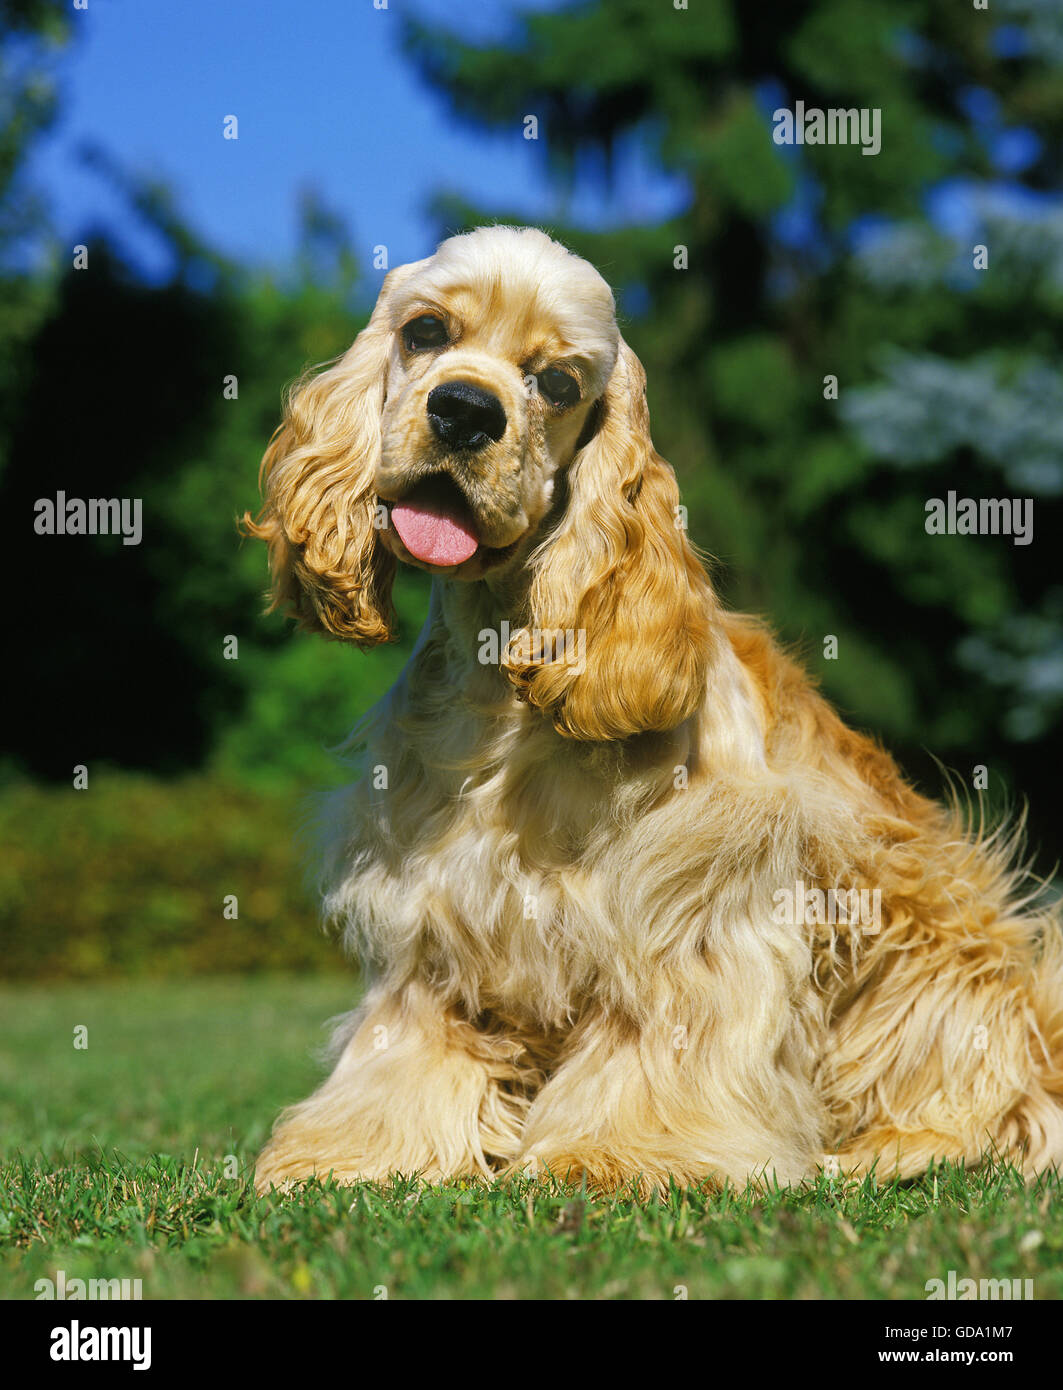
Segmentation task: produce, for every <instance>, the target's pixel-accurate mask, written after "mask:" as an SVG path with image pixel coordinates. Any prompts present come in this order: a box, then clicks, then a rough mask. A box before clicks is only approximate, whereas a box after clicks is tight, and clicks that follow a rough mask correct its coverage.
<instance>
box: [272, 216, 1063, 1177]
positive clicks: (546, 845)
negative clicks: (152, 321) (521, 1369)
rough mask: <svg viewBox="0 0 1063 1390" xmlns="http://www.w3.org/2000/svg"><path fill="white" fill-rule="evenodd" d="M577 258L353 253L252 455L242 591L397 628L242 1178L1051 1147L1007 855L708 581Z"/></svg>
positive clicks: (1028, 1153) (1058, 1107)
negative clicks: (314, 960)
mask: <svg viewBox="0 0 1063 1390" xmlns="http://www.w3.org/2000/svg"><path fill="white" fill-rule="evenodd" d="M644 385H645V376H644V373H643V370H642V367H641V366H640V364H639V362H638V360H637V358H636V357H635V355H634V353H632V351H631V349H630V348H629V347H628V346H627V344H626V343H625V342H624V340H623V338H622V337H621V336H620V334H619V332H618V330H617V325H616V318H615V314H614V305H613V296H612V294H611V292H610V290H609V287H608V286H607V285H606V283H605V281H604V280H603V279H602V277H601V276H600V275H599V274H598V273H597V271H596V270H594V269H593V267H592V266H590V265H589V264H588V263H587V262H586V261H583V260H580V259H579V258H577V257H576V256H574V255H572V254H571V253H570V252H568V251H567V250H565V249H564V248H563V247H562V246H560V245H558V244H557V243H556V242H554V241H552V240H551V239H550V238H549V237H547V236H546V235H544V234H543V233H542V232H539V231H535V230H532V229H514V228H509V227H488V228H482V229H480V230H478V231H475V232H472V233H470V234H468V235H464V236H457V237H453V238H451V239H450V240H448V241H445V242H443V244H442V245H441V246H440V247H439V249H438V251H437V252H436V254H435V255H434V256H431V257H430V258H428V259H426V260H423V261H419V262H417V263H416V264H414V265H407V266H402V267H401V268H399V269H396V270H393V271H392V272H391V273H390V274H389V275H388V277H387V279H386V280H385V282H384V287H383V289H382V291H381V294H380V297H379V300H378V302H377V305H376V307H375V309H374V311H373V314H372V317H371V319H370V321H369V324H368V326H367V327H366V328H365V330H364V331H363V332H362V333H360V334H359V336H358V338H357V340H356V341H355V343H354V344H353V346H352V347H351V348H350V349H349V350H348V351H347V352H346V353H345V354H344V355H343V356H342V357H341V358H340V359H339V360H338V361H337V362H336V363H335V365H333V366H331V367H329V368H328V369H327V370H325V371H322V372H320V373H319V374H318V375H314V376H311V377H310V378H309V379H306V380H304V381H303V383H302V384H301V385H300V386H299V387H298V388H297V389H295V390H294V392H293V393H292V395H291V398H290V400H289V403H288V407H287V410H286V414H285V419H284V423H283V424H282V426H281V427H280V429H279V430H278V432H277V434H276V435H275V437H274V439H273V441H272V443H271V444H270V447H269V449H268V451H267V453H266V456H265V459H264V461H263V480H264V486H265V502H264V505H263V509H262V511H261V513H260V515H259V517H258V519H257V522H251V521H250V520H248V522H247V524H248V528H249V529H250V530H251V531H252V532H253V533H254V534H256V535H258V536H261V537H262V538H264V539H265V540H266V541H267V542H268V545H269V556H270V562H271V567H272V572H273V576H274V585H275V602H276V603H278V604H280V605H282V606H284V607H285V608H286V609H287V610H288V611H289V612H290V613H292V614H293V615H294V616H295V617H297V618H298V620H299V622H300V623H301V625H302V626H303V627H304V628H307V629H313V630H317V631H324V632H325V633H327V634H330V635H332V636H333V637H336V638H340V639H343V640H345V641H349V642H354V643H357V644H358V645H359V646H361V647H370V646H372V645H374V644H376V643H379V642H384V641H387V640H388V639H389V638H391V636H392V633H393V624H394V613H393V609H392V604H391V597H390V588H391V582H392V578H393V576H394V574H395V572H396V569H397V567H398V565H399V563H400V562H401V563H403V564H407V565H414V566H417V567H418V568H420V569H423V570H427V571H429V572H430V573H431V574H432V575H433V586H432V598H431V608H430V613H429V617H428V620H427V623H426V625H425V628H424V630H423V632H422V633H421V635H420V638H419V640H418V642H417V645H416V648H415V650H414V652H413V655H412V656H411V658H410V660H409V663H408V665H407V666H406V668H405V670H404V672H403V674H402V676H401V678H400V680H399V681H398V683H397V684H396V685H395V687H394V688H393V689H392V690H391V692H390V693H389V695H388V696H387V697H386V698H385V699H384V700H383V701H382V702H381V703H380V705H378V706H377V708H375V709H374V710H373V711H372V712H371V713H370V715H369V716H367V718H366V720H365V722H364V725H363V726H362V727H361V728H360V730H359V731H356V732H357V734H358V740H359V742H358V746H359V747H361V748H363V749H364V770H363V772H362V775H361V777H360V779H359V780H358V781H357V782H356V783H355V784H354V785H353V786H351V787H350V788H349V789H348V790H345V791H344V792H343V793H342V794H339V795H337V796H335V797H334V798H333V800H332V801H331V802H330V804H329V807H328V811H327V815H326V822H327V828H328V839H327V848H326V853H325V862H326V869H325V883H326V891H325V909H326V913H327V916H328V918H329V919H331V920H332V921H334V922H337V923H339V924H342V927H343V930H344V933H345V939H346V943H347V945H348V946H349V947H350V949H351V950H352V951H354V952H356V953H357V954H358V955H359V956H360V957H361V959H362V961H363V964H364V966H365V969H366V972H367V976H368V980H369V986H368V991H367V993H366V995H365V998H364V1001H363V1003H362V1004H361V1007H359V1008H358V1009H357V1010H356V1011H355V1012H354V1013H352V1014H351V1015H349V1016H348V1017H347V1018H346V1019H345V1021H344V1022H343V1024H342V1026H341V1028H340V1030H339V1032H338V1033H337V1036H336V1039H335V1066H334V1070H333V1071H332V1073H331V1075H330V1076H329V1077H328V1079H327V1080H326V1081H325V1082H324V1083H323V1084H322V1085H321V1086H320V1088H319V1089H318V1090H317V1091H316V1092H315V1093H314V1094H313V1095H312V1096H310V1097H309V1099H307V1100H304V1101H302V1102H301V1103H300V1104H298V1105H295V1106H294V1107H293V1108H291V1109H289V1110H288V1111H286V1112H285V1113H284V1114H283V1115H282V1116H281V1117H280V1119H279V1121H278V1123H277V1126H276V1128H275V1131H274V1134H273V1137H272V1139H271V1141H270V1142H269V1144H268V1145H267V1147H266V1148H265V1150H264V1151H263V1153H262V1154H261V1155H260V1157H259V1159H258V1166H257V1185H258V1187H259V1189H260V1190H268V1189H269V1188H270V1187H271V1186H273V1185H276V1186H278V1187H284V1186H287V1185H289V1184H291V1183H292V1182H294V1181H298V1180H300V1179H305V1178H307V1177H309V1176H310V1175H312V1174H317V1175H319V1176H321V1177H326V1176H327V1175H329V1174H331V1175H332V1176H333V1178H335V1179H336V1180H338V1181H340V1182H352V1181H355V1180H357V1179H362V1178H371V1179H381V1178H385V1177H386V1176H387V1175H389V1174H392V1173H395V1172H401V1173H405V1174H412V1173H419V1174H420V1175H422V1177H424V1178H428V1179H438V1178H443V1177H445V1176H448V1175H456V1174H479V1175H484V1176H487V1175H491V1174H505V1173H514V1172H531V1173H539V1174H544V1173H546V1172H550V1173H553V1174H554V1175H556V1176H558V1177H560V1178H568V1179H572V1180H583V1179H585V1180H586V1181H587V1183H588V1184H589V1185H590V1186H591V1187H594V1188H599V1189H602V1188H613V1187H616V1186H618V1185H623V1184H626V1183H628V1182H630V1181H636V1182H638V1183H640V1184H641V1186H642V1188H643V1190H645V1191H649V1190H652V1189H653V1188H655V1187H656V1188H661V1187H665V1186H667V1184H668V1182H669V1179H670V1178H675V1179H676V1180H677V1181H678V1182H680V1183H702V1182H710V1183H711V1182H717V1183H718V1182H721V1181H723V1180H724V1179H733V1180H737V1181H739V1182H741V1181H742V1180H744V1179H747V1178H750V1177H753V1178H758V1177H763V1176H764V1175H771V1174H774V1175H775V1176H776V1177H777V1178H778V1179H779V1180H780V1181H784V1182H785V1181H798V1180H800V1179H802V1178H804V1177H806V1176H807V1175H810V1174H813V1173H814V1172H815V1171H816V1169H817V1167H818V1166H819V1165H821V1164H824V1163H826V1164H829V1165H830V1166H831V1167H836V1168H837V1169H839V1170H841V1171H850V1170H852V1171H857V1172H863V1171H866V1170H867V1169H868V1168H869V1167H870V1166H871V1165H873V1164H876V1163H877V1164H878V1171H879V1172H881V1173H883V1174H884V1175H887V1174H892V1173H899V1174H901V1175H910V1174H914V1173H917V1172H919V1171H920V1170H922V1169H923V1168H924V1167H925V1166H926V1165H927V1164H929V1163H930V1161H931V1160H932V1159H934V1158H936V1157H948V1158H952V1159H956V1160H962V1161H966V1162H968V1163H974V1162H977V1161H978V1160H979V1159H980V1158H981V1157H983V1156H984V1154H985V1152H986V1151H988V1150H993V1151H995V1152H997V1153H999V1154H1001V1155H1006V1156H1008V1157H1011V1158H1012V1159H1014V1160H1015V1161H1016V1162H1019V1163H1022V1164H1024V1165H1025V1166H1026V1168H1027V1169H1028V1170H1037V1169H1041V1168H1044V1167H1046V1166H1049V1165H1052V1164H1054V1163H1059V1162H1060V1161H1061V1160H1063V937H1061V933H1060V927H1059V920H1058V916H1057V914H1056V913H1055V912H1054V911H1053V910H1052V909H1051V908H1049V907H1047V906H1043V905H1042V906H1039V905H1038V899H1037V898H1036V896H1034V897H1031V895H1030V893H1029V892H1028V891H1027V889H1026V887H1025V886H1024V885H1025V883H1026V879H1025V876H1024V874H1023V872H1022V871H1021V869H1020V868H1019V867H1017V866H1016V864H1015V862H1014V850H1015V846H1014V843H1013V840H1014V837H1013V836H1009V835H1003V834H1001V833H999V832H998V833H996V834H987V833H984V832H981V831H979V830H977V829H974V830H971V829H968V828H967V827H966V826H965V824H964V821H963V818H962V817H961V816H960V814H959V813H958V812H957V811H956V810H955V809H947V808H945V807H944V806H942V805H939V804H936V803H934V802H931V801H928V800H926V799H924V798H923V797H922V796H920V795H918V794H917V793H916V792H915V791H913V790H912V788H911V787H910V786H909V785H908V784H907V783H906V782H905V781H904V780H903V778H902V777H901V775H900V774H899V772H898V770H897V768H896V766H895V764H894V763H893V761H892V760H891V758H890V757H889V756H888V754H886V753H885V752H883V751H882V750H881V749H880V748H879V747H878V746H877V745H876V744H875V743H874V742H873V741H872V740H871V739H869V738H867V737H865V736H863V735H861V734H857V733H854V732H852V731H851V730H850V729H848V728H847V727H846V726H845V725H844V724H843V723H842V722H841V720H840V719H839V718H838V717H837V715H836V714H835V713H834V712H833V710H832V709H831V708H830V706H829V705H828V704H827V703H826V702H825V701H824V700H823V699H822V698H821V697H820V695H819V694H817V692H816V690H815V689H814V688H813V687H812V685H811V684H810V682H809V680H808V678H807V677H806V676H805V675H804V673H803V672H802V671H801V670H800V669H799V668H798V666H797V665H795V663H794V662H793V661H792V660H790V659H789V657H787V656H786V655H784V654H783V653H782V652H781V651H780V649H779V648H778V647H777V646H776V645H775V643H774V642H773V640H772V638H771V636H770V634H769V632H768V631H767V630H766V629H765V627H763V626H762V625H761V624H760V623H759V622H758V621H756V620H754V619H752V618H748V617H743V616H741V615H739V614H736V613H731V612H728V611H726V610H725V609H724V608H723V607H722V606H721V605H720V603H719V602H718V600H717V599H716V597H715V595H714V593H713V589H712V586H711V584H710V582H709V578H708V576H707V574H706V571H705V569H704V568H703V566H702V564H701V563H700V561H699V559H698V557H697V555H696V554H695V552H694V550H693V549H692V547H691V544H690V542H689V541H688V538H687V535H686V532H685V528H684V525H683V515H684V513H683V511H682V509H681V508H680V505H679V494H678V491H677V487H676V481H675V477H674V475H673V473H672V469H671V468H670V467H669V465H668V464H667V463H665V462H664V461H663V460H662V459H661V458H660V457H659V456H658V454H657V453H656V452H655V450H654V447H653V444H652V442H651V440H650V434H649V419H648V412H647V407H646V398H645V393H644Z"/></svg>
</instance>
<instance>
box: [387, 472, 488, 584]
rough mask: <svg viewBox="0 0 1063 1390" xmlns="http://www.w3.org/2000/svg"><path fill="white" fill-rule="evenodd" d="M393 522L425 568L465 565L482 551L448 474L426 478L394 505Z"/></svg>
mask: <svg viewBox="0 0 1063 1390" xmlns="http://www.w3.org/2000/svg"><path fill="white" fill-rule="evenodd" d="M391 521H392V524H393V525H394V527H395V530H396V532H397V533H398V537H399V540H400V541H402V543H403V545H404V546H405V547H406V549H407V550H408V551H409V552H410V554H411V555H412V556H413V557H414V559H416V560H420V561H422V562H423V563H424V564H426V565H439V566H442V567H446V568H450V567H452V566H454V565H463V564H464V563H465V561H466V560H471V559H472V557H473V556H474V555H475V554H476V552H477V551H478V550H479V548H480V538H479V536H478V535H477V534H476V523H475V521H474V520H473V515H472V512H471V511H470V509H469V504H468V503H467V502H466V500H465V498H464V496H463V494H462V492H461V489H460V488H459V487H458V485H457V484H456V483H455V482H454V481H453V479H451V478H449V477H447V475H446V474H445V473H436V474H434V475H433V476H432V477H430V478H425V479H424V480H423V481H422V482H420V483H418V484H417V486H416V487H415V488H413V489H412V490H411V491H410V492H408V493H407V494H406V496H405V497H404V498H402V500H401V501H399V502H393V503H392V504H391Z"/></svg>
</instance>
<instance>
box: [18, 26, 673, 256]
mask: <svg viewBox="0 0 1063 1390" xmlns="http://www.w3.org/2000/svg"><path fill="white" fill-rule="evenodd" d="M378 2H379V0H378ZM559 2H560V0H534V5H535V7H538V8H545V7H547V6H549V5H551V4H552V5H556V4H558V3H559ZM387 3H388V8H387V9H386V10H377V9H374V8H373V0H305V3H300V2H299V0H285V3H270V4H264V3H262V0H225V3H219V0H180V3H164V0H90V2H89V8H88V10H87V11H84V12H81V11H79V12H75V15H74V19H75V24H76V25H77V26H78V29H79V33H78V38H77V40H76V42H74V43H73V44H72V45H71V47H70V49H69V52H68V53H67V54H66V55H65V56H64V57H63V59H62V60H61V62H60V66H59V70H58V78H59V83H60V90H61V102H60V116H59V119H58V121H57V123H56V125H55V126H54V127H53V129H52V130H51V131H50V132H49V133H48V135H46V136H45V137H44V138H43V139H42V140H41V141H40V143H39V145H38V146H37V147H36V149H35V151H34V154H33V157H32V159H31V160H30V163H29V170H28V172H29V175H30V177H31V179H32V180H33V181H34V182H35V183H36V184H37V186H38V187H39V188H41V189H42V190H43V191H44V193H45V194H46V196H47V198H48V200H49V203H50V207H51V212H52V216H53V219H54V223H55V226H56V228H57V230H58V232H59V233H60V235H61V237H62V238H63V240H64V241H67V240H69V241H73V240H75V239H76V237H77V235H78V233H79V232H82V231H84V230H85V229H86V228H87V227H88V226H91V225H96V224H99V223H100V222H101V221H102V222H105V223H106V224H107V225H108V226H109V227H111V228H113V229H117V230H118V231H119V232H120V237H121V241H122V243H123V245H124V246H125V247H126V248H127V249H128V250H129V251H130V252H131V253H132V254H133V256H134V257H135V259H136V261H137V262H138V263H139V264H140V266H141V267H142V268H143V269H144V270H145V271H146V272H147V273H148V274H149V275H152V276H154V275H159V274H163V273H164V272H165V270H166V268H167V262H166V261H165V259H164V258H163V254H162V251H161V248H160V247H159V246H158V245H157V244H156V242H155V240H154V239H153V238H152V237H151V236H150V234H146V233H144V232H143V231H142V230H141V229H139V228H138V227H137V225H136V223H135V221H134V220H133V219H132V218H131V216H130V214H129V211H128V209H127V208H126V207H125V205H124V204H123V202H122V201H121V199H120V197H119V195H118V194H117V193H116V192H115V191H113V190H112V189H111V188H110V187H109V186H108V185H107V183H106V182H105V181H104V180H103V179H102V178H101V177H100V176H99V175H96V174H93V173H92V172H91V171H89V170H87V169H85V168H84V167H83V164H82V162H81V161H80V159H79V157H78V149H79V146H80V145H82V143H84V142H87V143H91V144H96V145H99V146H101V147H102V148H103V149H104V150H105V151H106V152H107V153H108V154H109V155H111V156H112V157H114V158H116V159H117V160H118V162H119V163H120V164H121V165H122V166H123V167H124V168H126V169H128V170H129V171H132V172H136V173H144V174H149V175H150V176H152V177H153V178H161V179H163V180H165V181H166V182H168V183H169V184H170V185H171V186H172V188H173V190H174V191H175V193H176V196H177V205H178V208H179V210H180V212H181V214H182V215H183V216H184V217H185V218H186V219H187V220H189V221H190V222H191V223H192V225H193V226H194V227H195V228H196V230H197V231H198V232H199V233H200V234H201V235H203V236H204V237H205V239H206V240H207V241H208V242H209V243H210V244H211V245H213V246H215V247H216V248H217V249H219V250H221V251H222V252H224V253H226V254H228V255H231V256H233V257H235V258H237V259H239V260H242V261H244V262H248V263H258V264H267V265H274V266H283V265H284V264H286V263H287V262H288V261H289V260H290V258H291V256H292V254H293V252H294V249H295V245H296V230H297V211H296V209H297V199H298V193H299V190H300V188H302V187H305V186H307V185H312V186H313V187H315V188H316V189H317V191H318V192H319V193H320V194H321V195H323V197H324V199H325V201H326V202H327V204H328V205H329V206H330V207H331V208H333V209H335V210H336V211H337V212H339V213H340V214H341V215H342V216H343V217H344V219H345V220H346V222H347V225H348V227H349V230H350V233H351V237H352V241H353V244H354V246H355V249H356V251H357V252H358V254H359V256H360V257H361V258H362V259H363V263H365V262H367V261H368V258H369V253H370V249H371V248H372V247H373V246H374V245H376V244H378V243H384V244H386V245H387V247H388V249H389V256H390V261H391V263H392V264H400V263H402V262H403V261H406V260H412V259H415V258H416V257H419V256H422V255H424V254H426V252H428V251H429V250H431V249H432V246H433V245H434V238H433V235H432V231H433V228H432V224H431V221H430V219H429V218H428V217H427V215H426V207H427V203H428V200H429V198H430V196H431V194H432V193H433V192H436V191H438V190H441V189H451V190H455V191H458V192H460V193H462V194H463V195H465V196H466V197H468V198H469V199H470V200H471V201H473V202H478V203H483V204H485V205H487V206H490V207H506V208H512V209H514V210H516V211H518V212H521V213H523V214H524V215H525V216H527V217H529V218H532V219H535V218H542V219H544V220H545V219H547V218H549V217H550V215H551V213H555V212H559V211H560V210H561V209H560V206H559V204H558V202H557V196H556V195H555V194H554V193H552V192H551V190H550V188H549V186H548V182H547V179H546V176H545V161H544V159H543V156H542V152H541V150H540V149H539V148H538V147H537V146H536V145H535V144H534V143H533V142H531V141H527V140H525V139H524V138H523V135H522V131H521V129H520V128H519V127H518V128H517V129H515V130H514V131H512V132H509V133H502V132H500V133H497V134H494V133H492V134H484V133H481V132H477V131H475V130H473V129H470V128H469V127H468V126H466V125H461V124H457V123H455V121H454V120H453V117H452V116H451V114H450V111H449V109H448V107H447V105H446V103H445V102H444V101H443V100H442V99H440V98H439V97H437V96H436V95H435V94H434V93H433V92H432V91H431V90H430V89H428V88H427V87H426V86H425V85H424V84H423V83H422V82H421V81H420V79H419V77H418V75H417V74H416V72H415V71H414V69H413V67H412V66H411V64H410V63H409V62H407V60H406V59H405V58H404V57H403V54H402V52H401V48H400V43H399V38H400V33H401V26H402V20H403V17H404V15H405V14H407V13H414V14H416V15H419V16H421V17H424V18H428V19H431V20H437V21H441V22H446V23H448V24H451V25H453V24H455V23H456V22H457V20H456V16H457V15H459V14H460V24H461V33H462V36H463V37H465V38H466V39H483V40H486V39H488V38H490V37H492V36H496V35H498V34H500V33H502V32H504V31H505V29H506V27H507V26H508V25H509V24H511V23H512V17H513V15H514V13H515V12H517V11H518V9H527V8H530V7H531V6H530V5H529V3H528V0H521V3H520V4H519V5H518V4H517V3H516V0H478V3H473V4H462V5H460V6H458V5H455V4H454V3H453V0H387ZM230 114H235V115H236V116H237V117H238V118H239V139H238V140H236V141H231V140H224V139H223V138H222V123H223V119H224V118H225V117H226V116H228V115H230ZM684 201H685V195H684V191H683V187H682V185H681V184H679V183H678V182H677V181H673V180H668V179H665V178H663V177H661V176H660V175H657V174H655V173H652V172H651V171H648V170H647V169H646V167H645V166H644V164H643V163H642V162H641V161H640V160H639V158H638V155H637V151H636V150H633V149H629V150H628V151H627V153H626V156H625V157H624V159H623V161H622V164H621V170H620V178H619V180H618V186H617V189H616V192H615V194H614V195H613V196H612V197H611V198H610V199H609V200H604V199H603V195H602V191H601V190H600V189H581V191H579V192H578V193H577V196H576V197H575V199H574V200H573V202H571V203H570V204H569V205H568V208H567V209H566V211H567V212H568V213H569V215H570V216H571V217H572V218H573V220H575V221H578V222H585V223H590V224H594V223H600V222H603V221H618V220H619V221H624V222H627V221H642V220H654V221H655V220H657V219H658V218H659V217H662V216H667V215H671V214H672V213H674V212H675V211H677V210H678V209H679V208H680V207H681V206H682V205H683V202H684Z"/></svg>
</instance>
